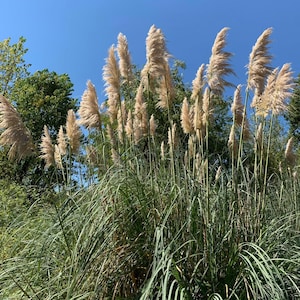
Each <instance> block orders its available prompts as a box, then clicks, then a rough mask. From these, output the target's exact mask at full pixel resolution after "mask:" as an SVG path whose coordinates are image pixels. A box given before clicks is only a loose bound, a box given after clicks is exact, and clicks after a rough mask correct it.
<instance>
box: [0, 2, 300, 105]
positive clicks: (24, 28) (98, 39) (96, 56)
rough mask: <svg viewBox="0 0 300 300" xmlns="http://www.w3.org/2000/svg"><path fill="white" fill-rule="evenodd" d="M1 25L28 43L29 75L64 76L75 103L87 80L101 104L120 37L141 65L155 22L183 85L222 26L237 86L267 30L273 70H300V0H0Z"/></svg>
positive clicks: (0, 35) (0, 32)
mask: <svg viewBox="0 0 300 300" xmlns="http://www.w3.org/2000/svg"><path fill="white" fill-rule="evenodd" d="M0 20H1V25H0V40H3V39H5V38H8V37H11V38H12V41H13V42H16V41H17V40H18V38H19V37H20V36H24V37H25V38H26V39H27V41H26V44H25V46H26V48H28V49H29V50H28V54H27V55H26V57H25V58H26V62H27V63H30V64H32V67H31V68H30V71H31V72H32V73H33V72H35V71H37V70H42V69H45V68H47V69H49V70H50V71H55V72H57V73H59V74H62V73H68V74H69V76H70V78H71V81H72V82H73V84H74V89H75V91H74V97H77V98H80V97H81V95H82V93H83V91H84V89H85V84H86V81H87V80H88V79H91V80H92V82H93V83H94V84H95V85H96V88H97V91H98V97H99V101H100V102H101V101H102V100H103V99H104V93H103V81H102V67H103V65H104V60H105V58H106V56H107V50H108V48H109V47H110V46H111V45H112V44H116V42H117V35H118V33H119V32H122V33H123V34H125V35H126V36H127V39H128V43H129V49H130V52H131V55H132V60H133V63H135V64H136V65H138V66H139V67H142V66H143V65H144V63H145V61H146V59H145V39H146V36H147V33H148V30H149V28H150V26H151V25H152V24H155V25H156V27H159V28H161V29H162V31H163V33H164V34H165V36H166V39H167V47H168V50H169V52H170V53H171V54H172V55H173V56H174V57H175V58H177V59H180V60H182V61H184V62H185V63H186V65H187V69H186V70H185V71H184V81H185V82H187V83H190V82H191V81H192V80H193V78H194V76H195V74H196V71H197V69H198V67H199V66H200V65H201V64H202V63H207V62H208V59H209V56H210V53H211V46H212V44H213V42H214V39H215V36H216V34H217V33H218V32H219V31H220V30H221V29H222V28H223V27H230V31H229V34H228V46H227V48H226V49H227V51H230V52H233V53H234V57H233V59H232V65H233V68H234V70H235V72H236V73H237V75H238V77H237V78H236V79H235V82H234V83H236V84H239V83H241V84H243V83H245V80H246V76H245V72H246V69H245V65H246V64H247V63H248V57H249V53H250V52H251V49H252V46H253V44H254V43H255V41H256V39H257V38H258V36H259V35H260V34H261V33H262V32H263V30H264V29H266V28H268V27H273V29H274V31H273V34H272V40H273V43H272V46H271V52H272V54H273V55H274V60H273V66H274V67H277V66H279V67H280V66H282V64H284V63H286V62H290V63H292V68H293V70H294V73H295V76H296V75H298V74H299V73H300V34H299V32H300V0H285V1H280V0H151V1H150V0H147V1H146V0H127V1H125V0H51V1H50V0H9V1H8V0H6V1H5V0H3V1H1V19H0Z"/></svg>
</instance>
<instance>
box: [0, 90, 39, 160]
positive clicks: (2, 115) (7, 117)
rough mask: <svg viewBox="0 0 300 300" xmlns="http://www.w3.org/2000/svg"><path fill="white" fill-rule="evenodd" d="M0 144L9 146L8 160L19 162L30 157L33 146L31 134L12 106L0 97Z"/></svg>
mask: <svg viewBox="0 0 300 300" xmlns="http://www.w3.org/2000/svg"><path fill="white" fill-rule="evenodd" d="M0 129H3V130H4V131H3V132H2V133H1V136H0V144H1V145H2V146H9V147H10V149H9V152H8V158H9V159H17V160H21V159H22V158H25V157H27V156H30V155H32V153H33V149H34V145H33V140H32V136H31V133H30V131H29V129H28V128H26V126H25V125H24V123H23V121H22V119H21V116H20V115H19V113H18V112H17V110H16V109H15V108H14V107H13V106H12V104H11V103H10V102H9V101H8V100H7V99H6V98H5V97H4V96H2V95H0Z"/></svg>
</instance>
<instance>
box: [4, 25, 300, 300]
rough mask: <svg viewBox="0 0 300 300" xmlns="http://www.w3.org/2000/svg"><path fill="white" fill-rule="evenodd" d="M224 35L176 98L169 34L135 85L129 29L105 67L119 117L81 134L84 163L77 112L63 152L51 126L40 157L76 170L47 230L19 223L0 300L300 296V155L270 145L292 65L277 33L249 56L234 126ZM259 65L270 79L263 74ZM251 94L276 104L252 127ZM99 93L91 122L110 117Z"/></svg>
mask: <svg viewBox="0 0 300 300" xmlns="http://www.w3.org/2000/svg"><path fill="white" fill-rule="evenodd" d="M227 31H228V28H224V29H222V30H221V31H220V33H219V34H218V35H217V37H216V40H215V43H214V45H213V48H212V55H211V58H210V61H209V65H208V66H207V70H206V77H205V76H204V75H203V72H204V65H201V66H200V67H199V69H198V71H197V75H196V78H195V79H194V81H193V85H192V87H191V88H189V87H187V86H183V85H182V84H181V82H179V85H176V93H174V95H173V96H174V98H173V96H171V94H172V91H171V89H172V86H171V85H172V84H173V82H172V80H171V79H172V76H173V75H172V74H173V73H171V72H170V71H171V68H170V66H169V65H168V55H167V52H166V45H165V38H164V36H163V34H162V32H161V30H160V29H157V28H156V27H155V26H152V27H151V28H150V31H149V33H148V37H147V42H146V47H147V49H146V50H147V63H146V66H145V67H144V69H143V71H142V74H140V73H138V72H137V73H136V74H135V75H134V76H135V78H134V80H133V81H130V82H129V81H127V79H126V78H127V77H128V76H129V75H126V72H127V71H126V70H128V68H129V66H128V64H129V62H128V57H127V58H126V57H125V56H127V55H128V45H127V41H126V40H125V37H124V36H123V35H119V37H118V42H119V45H118V47H119V48H120V49H119V50H118V49H117V51H118V55H119V58H120V61H119V68H120V70H117V69H116V68H118V65H117V61H116V59H115V57H114V51H115V49H114V47H112V48H111V49H110V53H109V58H108V59H107V61H106V66H105V68H104V73H105V74H104V75H105V76H104V77H105V79H106V81H105V87H106V94H107V97H108V101H107V104H108V115H106V114H103V115H102V117H103V118H102V128H103V132H99V131H96V130H93V131H92V132H89V134H88V135H87V137H86V138H85V139H82V141H83V142H86V143H85V145H83V146H84V149H86V151H85V152H86V154H87V156H86V158H85V159H83V158H82V157H81V156H80V155H78V156H75V155H72V154H73V153H78V152H79V149H80V143H79V141H80V137H81V133H80V131H79V130H78V129H79V128H78V123H77V122H79V123H80V121H76V116H75V113H74V112H73V111H69V112H68V116H67V124H66V137H65V134H64V130H63V127H61V128H60V131H59V133H58V137H57V141H56V142H57V145H55V146H53V145H52V141H51V137H50V134H49V131H48V129H47V128H45V132H44V135H43V137H42V144H43V147H41V149H43V150H42V155H44V156H43V158H44V159H45V160H48V163H47V162H46V163H47V167H48V166H50V165H51V164H53V156H54V160H55V164H56V167H57V169H60V168H64V169H62V170H58V174H59V175H62V176H64V173H66V175H67V177H63V178H64V179H65V178H66V179H67V181H66V186H65V189H57V194H58V195H61V197H62V199H58V200H57V199H55V200H57V201H53V203H51V205H49V207H48V206H47V207H46V209H45V210H43V208H42V211H45V212H46V213H47V215H46V216H44V215H43V218H40V221H41V222H44V221H45V220H47V224H44V223H42V224H43V226H44V227H43V228H40V224H41V223H38V224H35V222H34V224H33V225H31V226H28V225H29V224H28V223H25V224H24V223H23V220H22V221H21V222H20V223H17V222H16V223H14V224H13V225H12V226H11V227H10V228H9V230H10V232H9V233H11V232H12V233H14V235H12V236H13V238H12V240H13V245H14V246H13V248H12V249H13V251H14V252H13V254H11V255H10V256H9V254H7V253H10V251H7V253H6V254H5V255H6V257H8V259H6V260H5V261H3V263H2V264H1V270H0V298H1V297H2V298H3V299H6V298H8V297H7V295H9V297H11V298H16V299H19V298H22V297H23V298H24V296H25V297H27V298H28V299H49V300H50V299H57V298H59V299H135V298H136V299H147V300H148V299H149V300H151V299H163V300H167V299H174V300H179V299H180V300H181V299H182V300H183V299H227V300H233V299H235V300H237V299H297V298H299V295H300V290H299V286H300V275H299V261H300V257H299V253H300V249H299V246H298V244H299V243H298V239H299V228H300V227H299V203H298V202H299V197H298V196H299V188H300V186H299V178H297V176H295V177H293V176H291V175H292V174H294V173H295V172H296V171H297V157H296V154H295V153H296V148H295V147H294V146H293V140H292V139H290V140H289V141H288V143H287V147H286V151H285V153H284V150H283V149H282V150H281V151H277V149H280V146H281V145H280V146H279V147H278V145H276V144H274V145H273V144H272V142H273V140H274V137H275V134H274V133H273V132H272V127H273V126H274V124H276V123H275V121H274V123H273V120H275V117H276V118H277V114H281V113H283V112H284V111H285V109H286V104H287V103H288V101H287V99H286V98H289V96H290V95H291V94H290V93H291V92H292V87H293V86H292V73H291V68H290V65H289V64H286V65H284V66H283V67H282V69H281V70H280V69H279V68H278V69H274V70H273V71H272V70H271V67H270V66H269V64H270V57H271V56H270V55H269V53H268V51H267V50H268V45H269V35H270V31H266V32H265V33H264V34H263V35H262V37H261V38H260V39H258V41H257V43H256V44H255V46H254V47H253V50H252V54H251V55H250V62H249V72H248V82H247V87H246V88H245V94H246V96H245V100H244V101H243V98H244V97H243V96H242V94H241V92H242V86H241V85H238V86H237V88H236V90H235V93H234V97H233V103H232V105H231V112H232V115H233V122H232V123H231V122H230V117H229V114H227V113H229V111H225V109H226V108H228V107H229V105H228V104H229V103H228V101H227V102H225V101H224V102H221V101H222V93H223V92H224V89H225V88H226V87H227V86H230V83H229V82H227V81H226V80H225V79H224V77H225V76H227V75H232V74H233V72H232V69H231V67H230V66H229V62H228V61H229V59H230V57H231V54H230V53H229V52H224V47H225V45H226V41H225V38H226V35H227ZM122 51H123V52H122ZM264 55H266V57H264ZM121 56H123V58H121ZM121 60H123V62H121ZM258 67H262V68H263V67H266V68H267V71H266V70H260V71H261V73H260V74H254V73H253V72H255V69H256V68H258ZM121 69H122V70H121ZM176 71H177V70H175V72H174V79H175V80H174V82H175V83H176V84H177V83H178V82H177V80H178V78H179V77H177V76H178V73H176ZM171 75H172V76H171ZM168 76H169V77H168ZM122 80H123V82H122ZM179 80H180V79H179ZM167 81H169V83H168V82H167ZM177 87H178V88H177ZM250 89H253V92H254V95H255V96H257V98H256V100H259V101H263V102H262V103H261V102H257V105H258V104H259V105H265V106H261V107H262V108H261V109H260V110H261V111H262V112H263V116H262V117H260V116H259V115H257V111H258V106H256V107H255V108H256V110H255V111H254V112H255V113H256V116H254V117H253V118H249V120H250V121H251V123H250V122H249V121H248V118H247V110H248V105H247V99H248V98H249V95H250V92H252V91H250ZM87 90H89V84H88V86H87ZM88 93H89V92H88V91H87V94H88ZM161 93H163V94H161ZM91 95H92V97H91V99H90V98H89V97H90V96H89V95H86V98H84V97H83V99H82V102H86V103H85V104H86V106H85V108H86V109H87V113H86V114H84V113H82V110H81V112H80V115H81V118H82V117H83V118H82V119H83V120H84V122H83V123H81V125H83V126H85V127H87V128H94V127H93V126H94V125H91V124H95V125H96V124H97V122H94V119H93V117H92V115H93V112H92V110H93V109H94V108H96V111H97V112H96V113H95V116H97V114H98V112H99V109H98V107H97V100H96V98H97V97H96V91H95V90H94V87H92V93H91ZM121 100H122V101H121ZM123 100H124V101H123ZM158 101H161V103H160V104H159V105H157V102H158ZM170 101H173V102H170ZM230 101H231V100H230ZM243 102H244V103H243ZM90 103H93V104H92V105H89V104H90ZM158 103H159V102H158ZM170 103H172V104H170ZM220 103H221V104H220ZM82 105H83V106H82V109H83V107H84V103H83V104H82ZM223 105H224V106H223ZM92 107H94V108H93V109H92ZM223 109H224V110H223ZM89 110H90V111H89ZM220 111H221V113H220ZM270 112H271V116H270V117H265V114H269V113H270ZM223 114H225V115H226V116H225V117H224V115H223ZM89 115H90V116H91V120H90V121H91V123H89V117H88V116H89ZM149 116H151V117H150V119H149ZM212 117H214V119H213V118H212ZM223 117H224V119H223ZM96 119H97V117H96ZM180 125H181V127H180ZM250 125H251V126H250ZM229 126H231V128H229ZM221 127H222V128H221ZM252 130H253V132H252ZM229 131H230V133H229ZM104 133H105V134H104ZM252 135H253V136H255V139H247V137H251V136H252ZM227 136H228V141H226V139H227ZM246 139H247V141H246ZM275 141H279V139H276V140H275ZM280 141H281V140H280ZM64 142H67V144H68V143H69V148H68V147H67V148H68V149H67V150H63V149H64V148H65V145H64ZM226 142H227V146H228V147H226ZM264 146H265V147H264ZM215 149H218V150H215ZM53 151H54V153H53ZM64 151H66V152H67V153H68V154H69V157H68V158H69V160H67V159H66V157H62V156H63V155H62V153H63V152H64ZM277 152H278V153H277ZM75 159H76V161H75V163H72V162H73V160H75ZM284 159H285V160H286V164H284V163H282V170H277V169H276V168H277V164H278V163H277V162H278V161H280V160H282V162H284ZM269 162H271V163H272V164H271V163H270V165H271V167H272V168H270V166H269ZM81 167H82V168H83V170H84V175H83V176H84V177H83V178H84V184H83V185H82V189H78V188H77V189H76V192H75V193H73V192H72V189H70V188H69V187H72V188H73V185H72V184H73V179H75V178H77V177H78V175H77V173H75V174H74V175H73V174H72V171H73V170H74V169H75V171H76V172H77V171H78V169H80V168H81ZM86 178H87V179H86ZM71 179H72V180H71ZM91 179H92V180H91ZM59 185H60V183H58V188H59ZM55 188H56V187H55ZM36 215H37V214H34V216H33V217H35V216H36ZM28 219H29V220H31V219H32V215H29V218H28ZM35 220H36V219H35ZM24 232H25V234H24ZM1 238H2V236H1V235H0V242H2V239H1ZM4 242H5V241H4ZM3 244H4V243H3ZM9 250H10V249H9Z"/></svg>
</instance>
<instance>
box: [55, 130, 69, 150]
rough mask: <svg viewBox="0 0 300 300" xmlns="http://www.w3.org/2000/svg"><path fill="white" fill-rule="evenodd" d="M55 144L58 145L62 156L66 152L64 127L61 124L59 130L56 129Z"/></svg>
mask: <svg viewBox="0 0 300 300" xmlns="http://www.w3.org/2000/svg"><path fill="white" fill-rule="evenodd" d="M57 146H58V148H59V152H60V154H61V155H62V156H63V155H65V154H66V153H67V143H66V137H65V133H64V129H63V127H62V126H60V128H59V131H58V135H57Z"/></svg>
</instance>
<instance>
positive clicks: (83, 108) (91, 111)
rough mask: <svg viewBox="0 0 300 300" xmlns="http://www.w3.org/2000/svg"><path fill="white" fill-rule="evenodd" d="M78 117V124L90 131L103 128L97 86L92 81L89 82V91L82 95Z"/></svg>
mask: <svg viewBox="0 0 300 300" xmlns="http://www.w3.org/2000/svg"><path fill="white" fill-rule="evenodd" d="M78 115H79V117H80V119H79V122H78V124H80V125H83V126H85V127H86V128H88V129H90V128H98V129H100V128H101V115H100V111H99V105H98V98H97V93H96V89H95V86H94V85H93V84H92V82H91V81H90V80H89V81H88V82H87V89H86V90H85V91H84V93H83V95H82V98H81V102H80V107H79V110H78Z"/></svg>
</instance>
